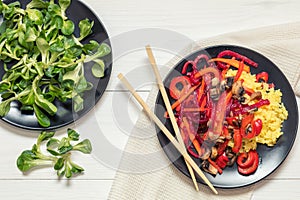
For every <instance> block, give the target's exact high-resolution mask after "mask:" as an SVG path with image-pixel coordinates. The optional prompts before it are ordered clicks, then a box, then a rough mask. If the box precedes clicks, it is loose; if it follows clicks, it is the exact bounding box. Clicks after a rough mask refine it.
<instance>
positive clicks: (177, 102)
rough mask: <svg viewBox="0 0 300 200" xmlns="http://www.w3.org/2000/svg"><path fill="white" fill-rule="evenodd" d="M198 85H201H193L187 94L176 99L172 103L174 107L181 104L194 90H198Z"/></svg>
mask: <svg viewBox="0 0 300 200" xmlns="http://www.w3.org/2000/svg"><path fill="white" fill-rule="evenodd" d="M197 87H199V85H195V86H193V87H191V88H190V89H189V91H188V92H187V93H186V94H184V95H182V96H181V97H180V98H179V99H178V100H177V101H175V102H174V103H173V104H172V109H174V108H176V107H177V106H178V105H179V104H181V103H182V102H183V101H184V100H185V99H186V98H187V97H188V96H189V95H190V94H192V92H194V91H195V90H196V88H197Z"/></svg>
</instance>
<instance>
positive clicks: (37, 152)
mask: <svg viewBox="0 0 300 200" xmlns="http://www.w3.org/2000/svg"><path fill="white" fill-rule="evenodd" d="M54 134H55V132H53V131H42V132H41V133H40V135H39V136H38V138H37V142H36V144H34V145H33V146H32V148H31V149H30V150H25V151H23V152H22V153H21V155H20V156H19V157H18V159H17V167H18V169H19V170H20V171H22V172H27V171H29V170H32V169H34V168H36V167H42V166H51V167H53V168H54V170H56V171H57V175H58V176H65V177H66V178H71V177H72V176H73V175H75V174H79V173H81V172H83V171H84V169H83V168H82V167H81V166H79V165H77V164H75V163H74V162H73V161H72V160H71V153H72V152H73V151H80V152H82V153H84V154H89V153H91V151H92V145H91V142H90V141H89V140H88V139H84V140H83V141H81V142H78V143H77V144H72V143H74V142H75V141H78V140H79V136H80V135H79V133H77V132H76V131H75V130H73V129H70V128H69V129H68V130H67V134H68V136H67V137H63V138H61V139H60V140H59V139H57V138H54ZM43 146H44V147H45V148H46V151H47V153H46V152H45V150H44V149H42V148H41V147H43Z"/></svg>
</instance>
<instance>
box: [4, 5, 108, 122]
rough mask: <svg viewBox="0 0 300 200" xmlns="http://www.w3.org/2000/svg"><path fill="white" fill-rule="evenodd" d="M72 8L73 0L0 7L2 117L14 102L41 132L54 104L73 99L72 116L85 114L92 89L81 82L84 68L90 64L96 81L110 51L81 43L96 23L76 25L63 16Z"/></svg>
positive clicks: (98, 45) (88, 42) (54, 107)
mask: <svg viewBox="0 0 300 200" xmlns="http://www.w3.org/2000/svg"><path fill="white" fill-rule="evenodd" d="M70 4H71V0H58V1H57V3H55V2H54V0H50V1H44V0H32V1H31V2H30V3H28V4H27V5H26V8H25V9H22V8H21V3H20V2H19V1H16V2H13V3H10V4H5V3H4V2H2V1H0V12H1V13H2V16H3V22H2V24H1V25H0V61H2V62H3V63H4V64H3V67H4V70H5V74H4V75H3V77H2V80H1V81H0V94H1V98H2V102H1V103H0V116H1V117H3V116H5V115H7V113H8V112H9V110H10V103H11V102H12V101H18V102H20V103H21V107H20V108H21V110H27V111H29V110H31V111H32V112H33V113H34V114H35V115H36V118H37V120H38V122H39V124H40V125H41V126H42V127H49V126H50V125H51V123H50V119H49V116H53V115H55V114H56V112H57V107H56V106H55V104H54V101H55V100H59V101H61V102H66V101H67V100H69V99H72V100H73V102H74V104H73V109H74V111H75V112H78V111H80V110H82V109H83V108H84V107H83V102H84V98H83V94H84V92H85V91H87V90H90V89H91V88H92V87H93V85H92V84H91V83H90V82H88V81H87V79H86V77H85V70H86V69H85V63H88V62H94V64H93V66H92V68H91V71H92V73H93V74H94V76H95V77H96V78H101V77H103V76H104V69H105V62H104V61H103V57H104V56H106V55H108V54H109V53H110V52H111V49H110V47H109V45H107V44H105V43H99V42H97V41H94V40H90V41H85V43H83V42H82V41H84V40H85V39H87V37H88V36H89V35H90V34H91V33H92V32H93V31H92V28H93V25H94V22H93V21H90V20H89V19H82V20H81V21H80V22H79V23H78V24H76V25H75V24H74V22H73V21H71V20H70V19H68V17H67V16H66V10H67V9H68V7H69V6H70ZM1 13H0V14H1ZM75 26H78V27H79V36H76V35H75V33H74V30H75Z"/></svg>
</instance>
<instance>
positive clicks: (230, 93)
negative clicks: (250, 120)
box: [225, 91, 232, 105]
mask: <svg viewBox="0 0 300 200" xmlns="http://www.w3.org/2000/svg"><path fill="white" fill-rule="evenodd" d="M231 97H232V92H231V91H230V92H228V93H227V95H226V100H225V102H226V105H228V103H229V101H230V99H231Z"/></svg>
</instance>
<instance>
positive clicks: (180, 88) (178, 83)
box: [169, 76, 191, 99]
mask: <svg viewBox="0 0 300 200" xmlns="http://www.w3.org/2000/svg"><path fill="white" fill-rule="evenodd" d="M190 88H191V83H190V80H189V78H188V77H186V76H177V77H175V78H173V79H172V81H171V83H170V87H169V90H170V95H171V97H172V98H173V99H179V98H180V97H181V96H183V95H184V94H185V93H187V91H188V90H189V89H190Z"/></svg>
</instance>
